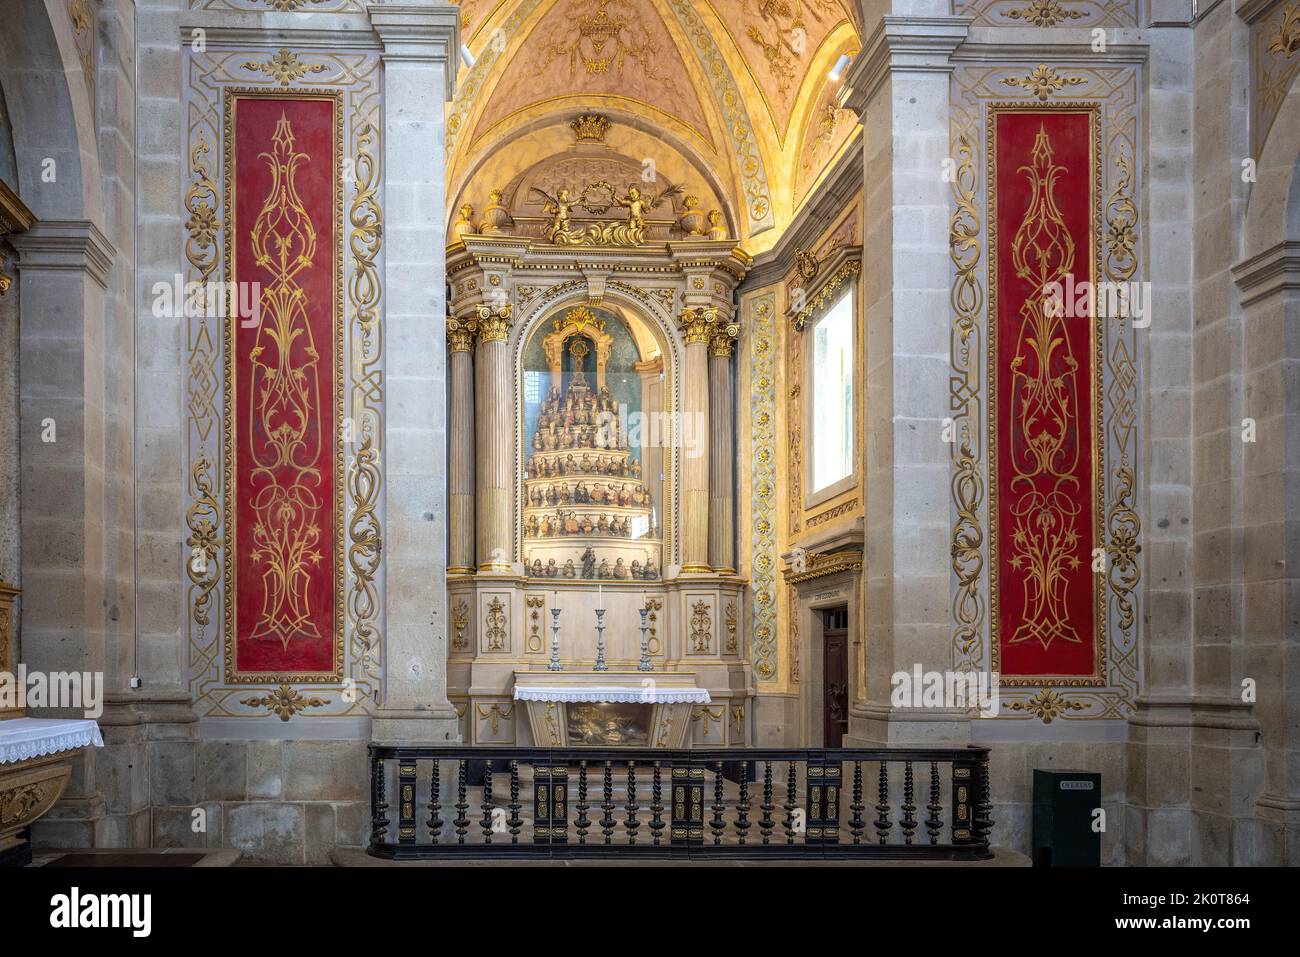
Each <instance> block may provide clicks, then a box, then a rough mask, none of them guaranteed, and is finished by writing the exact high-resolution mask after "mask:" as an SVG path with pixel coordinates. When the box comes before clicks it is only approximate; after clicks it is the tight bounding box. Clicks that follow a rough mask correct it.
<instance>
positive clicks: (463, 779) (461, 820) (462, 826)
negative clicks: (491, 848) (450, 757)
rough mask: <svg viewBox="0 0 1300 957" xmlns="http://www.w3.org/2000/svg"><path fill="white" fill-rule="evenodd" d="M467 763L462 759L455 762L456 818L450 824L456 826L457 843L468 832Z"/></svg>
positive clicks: (461, 841)
mask: <svg viewBox="0 0 1300 957" xmlns="http://www.w3.org/2000/svg"><path fill="white" fill-rule="evenodd" d="M468 763H469V762H468V761H466V760H464V759H462V760H460V761H458V762H456V820H454V821H452V824H453V825H454V826H455V828H456V843H457V844H464V843H465V835H466V834H468V833H469V816H468V815H467V814H466V812H467V811H468V810H469V801H468V800H466V798H465V789H466V784H467V782H468V781H469V771H468V769H467V767H466V765H467V764H468Z"/></svg>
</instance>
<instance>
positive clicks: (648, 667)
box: [636, 608, 654, 671]
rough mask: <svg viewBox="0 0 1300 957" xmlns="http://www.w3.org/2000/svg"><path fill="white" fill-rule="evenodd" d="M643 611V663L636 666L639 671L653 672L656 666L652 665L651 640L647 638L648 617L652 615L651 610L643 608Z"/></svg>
mask: <svg viewBox="0 0 1300 957" xmlns="http://www.w3.org/2000/svg"><path fill="white" fill-rule="evenodd" d="M640 611H641V663H640V664H639V665H637V666H636V670H637V671H653V670H654V665H652V664H651V663H650V639H649V638H648V637H646V629H647V628H648V627H649V626H648V625H647V624H646V616H647V615H649V614H650V609H649V608H642V609H640Z"/></svg>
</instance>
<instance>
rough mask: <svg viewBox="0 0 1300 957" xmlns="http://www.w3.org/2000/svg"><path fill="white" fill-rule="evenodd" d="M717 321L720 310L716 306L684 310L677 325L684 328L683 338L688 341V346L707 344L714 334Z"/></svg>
mask: <svg viewBox="0 0 1300 957" xmlns="http://www.w3.org/2000/svg"><path fill="white" fill-rule="evenodd" d="M717 321H718V309H717V307H716V306H700V307H695V308H688V309H683V310H682V314H681V315H680V316H678V318H677V324H678V325H679V326H681V327H682V336H683V337H684V338H685V339H686V344H687V345H690V344H691V343H692V342H703V343H706V344H707V343H708V341H709V338H710V337H711V335H712V333H713V326H714V325H715V324H716V323H717Z"/></svg>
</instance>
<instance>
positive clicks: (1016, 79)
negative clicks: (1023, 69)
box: [1002, 63, 1087, 102]
mask: <svg viewBox="0 0 1300 957" xmlns="http://www.w3.org/2000/svg"><path fill="white" fill-rule="evenodd" d="M1086 82H1087V81H1086V80H1085V79H1084V78H1083V77H1081V76H1061V74H1059V73H1057V72H1056V71H1055V70H1054V69H1052V68H1051V67H1050V66H1048V65H1047V64H1045V63H1040V64H1038V66H1036V67H1034V69H1033V72H1032V73H1030V74H1029V75H1028V76H1009V77H1006V78H1005V79H1004V80H1003V81H1002V83H1003V85H1004V86H1018V87H1020V88H1021V89H1022V90H1024V91H1025V92H1026V93H1029V94H1031V95H1033V96H1036V97H1038V99H1039V100H1041V101H1044V102H1046V100H1047V98H1048V97H1050V96H1052V95H1054V94H1056V93H1060V92H1061V90H1063V89H1064V88H1065V87H1067V86H1079V85H1080V84H1083V83H1086Z"/></svg>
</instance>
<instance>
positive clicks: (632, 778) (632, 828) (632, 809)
mask: <svg viewBox="0 0 1300 957" xmlns="http://www.w3.org/2000/svg"><path fill="white" fill-rule="evenodd" d="M639 807H640V805H639V804H637V803H636V762H635V761H629V762H628V763H627V803H626V804H624V805H623V810H625V811H627V819H626V820H625V822H624V827H626V828H627V842H628V843H629V844H635V843H636V829H637V828H638V827H640V826H641V824H640V822H638V821H637V819H636V812H637V809H638V808H639Z"/></svg>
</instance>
